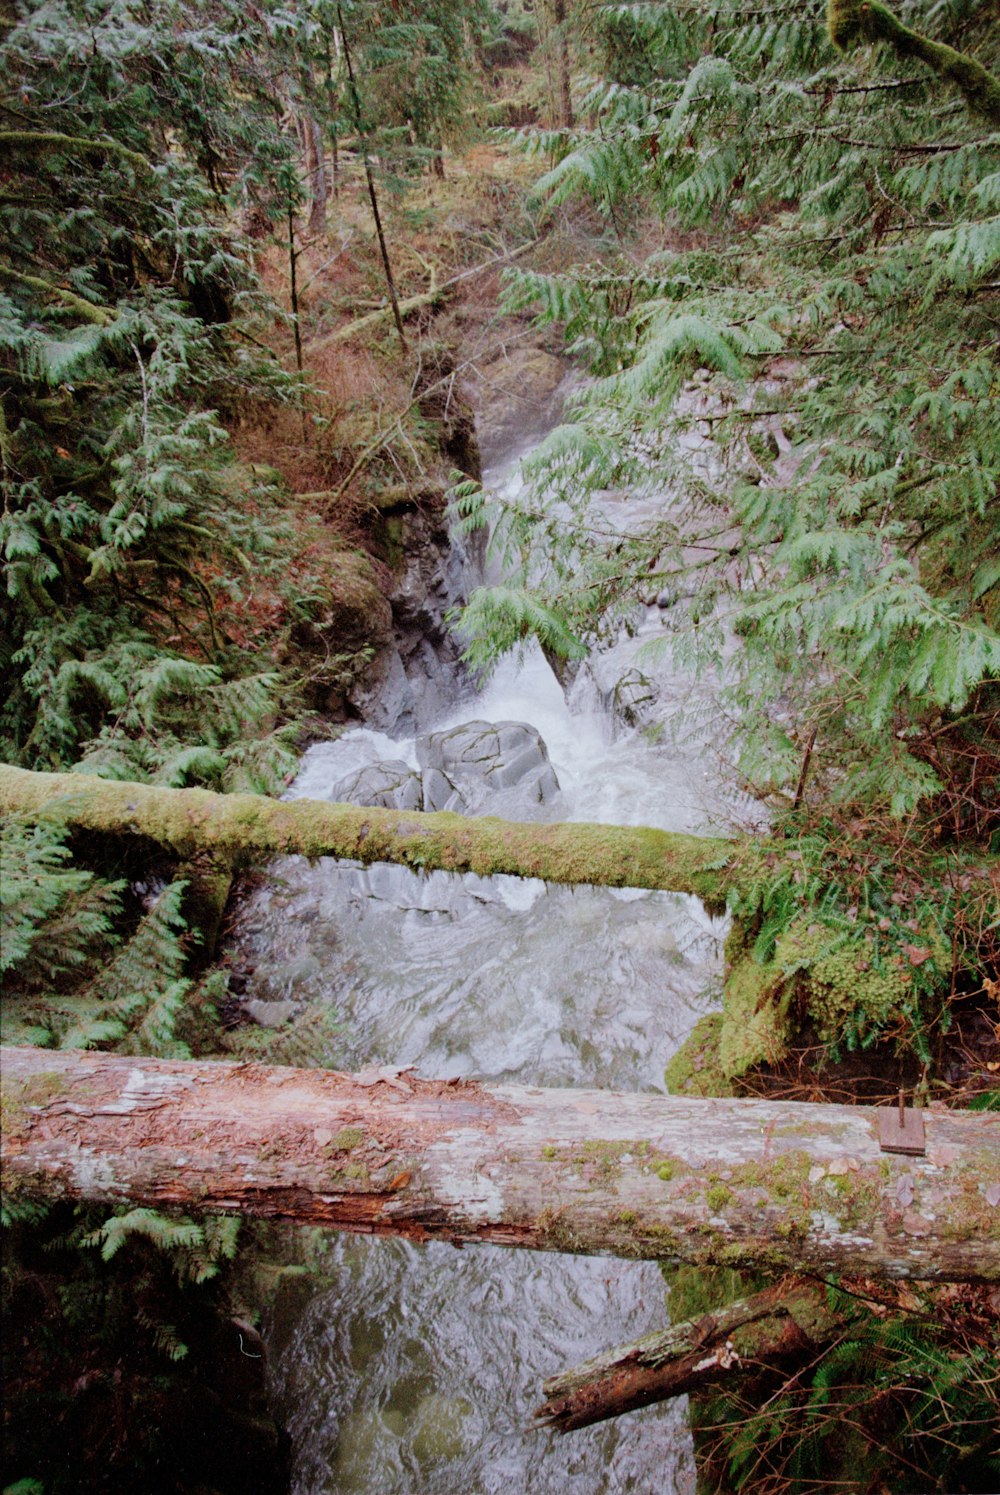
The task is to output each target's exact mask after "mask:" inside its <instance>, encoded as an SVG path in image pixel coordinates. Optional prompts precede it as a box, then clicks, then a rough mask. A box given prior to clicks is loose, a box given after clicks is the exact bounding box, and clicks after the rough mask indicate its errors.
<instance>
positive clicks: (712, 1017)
mask: <svg viewBox="0 0 1000 1495" xmlns="http://www.w3.org/2000/svg"><path fill="white" fill-rule="evenodd" d="M723 1022H724V1018H723V1014H722V1013H721V1012H710V1013H709V1014H708V1016H707V1017H703V1018H702V1019H701V1020H700V1021H699V1022H698V1023H696V1024H695V1026H694V1028H693V1029H692V1031H691V1033H690V1034H689V1035H688V1037H687V1038H686V1039H685V1041H684V1042H683V1043H682V1044H681V1046H680V1048H679V1049H678V1050H677V1052H676V1054H675V1055H674V1057H673V1058H672V1059H671V1061H670V1063H669V1064H668V1065H667V1067H666V1070H665V1071H664V1075H663V1082H664V1084H665V1085H666V1087H667V1093H668V1094H669V1095H700V1096H705V1097H708V1096H713V1095H724V1096H725V1095H735V1094H736V1091H735V1090H734V1088H733V1086H732V1085H731V1084H730V1082H729V1079H728V1078H727V1076H726V1074H725V1073H724V1071H723V1069H722V1064H721V1061H720V1059H719V1042H720V1039H721V1037H722V1027H723Z"/></svg>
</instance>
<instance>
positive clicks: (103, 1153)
mask: <svg viewBox="0 0 1000 1495" xmlns="http://www.w3.org/2000/svg"><path fill="white" fill-rule="evenodd" d="M0 1059H2V1097H3V1118H4V1126H3V1153H2V1159H3V1170H4V1186H5V1191H6V1193H7V1195H8V1198H10V1199H13V1200H16V1199H17V1198H18V1196H21V1197H25V1198H38V1199H59V1198H66V1197H69V1198H75V1199H89V1200H101V1201H103V1202H105V1203H108V1204H117V1203H121V1202H123V1201H125V1200H134V1201H136V1202H137V1203H141V1204H147V1205H154V1206H168V1205H175V1206H178V1207H180V1208H183V1209H198V1210H205V1211H209V1212H212V1211H220V1212H224V1213H234V1214H247V1215H258V1216H264V1217H268V1218H272V1219H281V1220H289V1221H297V1222H299V1223H302V1224H311V1225H320V1226H328V1227H332V1228H334V1229H342V1230H353V1231H360V1232H365V1233H376V1234H391V1235H405V1236H409V1237H411V1238H414V1239H427V1238H430V1237H432V1236H435V1237H440V1238H444V1239H447V1240H452V1241H454V1242H455V1243H456V1244H459V1245H460V1244H462V1243H464V1242H467V1241H490V1242H493V1243H495V1244H499V1245H508V1246H524V1247H529V1248H532V1249H535V1250H551V1251H570V1252H580V1253H584V1254H591V1255H610V1256H622V1257H632V1258H648V1259H661V1260H672V1261H686V1262H691V1263H695V1264H699V1265H712V1264H718V1265H725V1266H757V1267H765V1268H767V1269H769V1270H772V1271H777V1272H782V1271H799V1270H805V1271H810V1272H818V1273H826V1272H835V1273H850V1274H856V1275H866V1276H869V1277H883V1278H890V1277H906V1276H910V1277H916V1278H926V1279H938V1280H956V1281H961V1280H968V1281H995V1280H997V1279H998V1278H1000V1226H998V1220H1000V1215H998V1209H997V1206H996V1204H995V1203H994V1202H993V1201H994V1200H996V1199H998V1198H1000V1114H991V1113H989V1112H948V1111H945V1110H930V1111H927V1112H925V1113H924V1114H925V1116H926V1130H927V1148H926V1155H925V1156H924V1157H920V1158H905V1157H900V1156H889V1155H884V1154H881V1153H880V1151H879V1141H878V1128H877V1124H876V1114H875V1112H874V1111H873V1110H871V1109H869V1108H862V1107H853V1108H852V1107H849V1106H833V1105H822V1106H820V1105H797V1104H795V1103H790V1102H777V1101H749V1100H689V1099H680V1098H677V1097H667V1096H659V1095H619V1094H610V1093H605V1092H601V1091H587V1090H539V1089H524V1088H516V1087H514V1086H492V1085H491V1086H487V1085H479V1084H474V1083H471V1082H464V1081H454V1082H447V1081H435V1080H420V1079H416V1078H414V1077H412V1076H410V1075H409V1074H408V1073H407V1072H406V1071H399V1070H394V1069H382V1070H371V1071H368V1072H365V1073H362V1074H358V1075H341V1074H335V1073H333V1072H330V1071H326V1070H297V1069H286V1068H278V1067H276V1066H268V1065H258V1064H237V1065H233V1064H217V1063H202V1062H180V1061H164V1060H152V1059H140V1058H126V1057H120V1056H112V1055H107V1054H95V1053H79V1052H73V1051H65V1052H58V1051H57V1052H49V1051H46V1050H44V1049H30V1048H23V1049H21V1048H5V1049H3V1050H2V1051H0Z"/></svg>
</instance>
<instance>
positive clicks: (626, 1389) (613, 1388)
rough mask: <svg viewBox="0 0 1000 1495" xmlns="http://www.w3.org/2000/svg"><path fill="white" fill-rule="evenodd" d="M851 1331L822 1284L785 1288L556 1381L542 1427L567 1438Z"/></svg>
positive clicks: (652, 1337)
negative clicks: (577, 1431) (576, 1431)
mask: <svg viewBox="0 0 1000 1495" xmlns="http://www.w3.org/2000/svg"><path fill="white" fill-rule="evenodd" d="M843 1326H844V1320H843V1318H842V1317H841V1316H840V1314H838V1313H835V1312H834V1311H833V1310H832V1309H831V1308H829V1307H828V1306H827V1302H826V1289H825V1287H824V1285H823V1284H822V1283H804V1282H792V1283H786V1282H782V1283H779V1284H777V1285H776V1286H774V1287H768V1288H765V1289H764V1291H763V1292H760V1293H757V1294H756V1295H755V1296H754V1297H752V1298H744V1299H741V1300H740V1301H739V1302H736V1303H729V1304H727V1305H726V1307H725V1308H719V1309H717V1310H716V1311H715V1312H714V1313H709V1314H705V1316H704V1317H703V1318H700V1319H697V1320H695V1321H693V1322H687V1323H682V1324H672V1325H670V1327H669V1328H666V1329H661V1330H659V1331H658V1332H657V1333H656V1334H649V1335H647V1336H646V1337H645V1338H644V1339H640V1340H637V1341H636V1342H635V1343H634V1344H628V1345H623V1346H622V1347H621V1348H619V1349H616V1350H608V1351H607V1352H606V1353H605V1354H603V1355H597V1356H595V1357H594V1358H593V1359H592V1360H587V1361H586V1362H585V1363H584V1364H582V1365H576V1366H574V1367H573V1368H572V1369H571V1370H567V1371H563V1372H562V1373H561V1374H560V1375H558V1376H552V1377H551V1378H550V1379H549V1380H548V1381H546V1382H545V1385H544V1387H543V1390H544V1392H545V1397H546V1400H545V1402H544V1403H543V1405H542V1406H541V1407H539V1408H538V1410H537V1411H536V1413H535V1419H536V1421H537V1422H538V1423H539V1424H540V1425H542V1426H545V1427H551V1428H554V1429H555V1430H556V1431H557V1432H559V1433H569V1432H573V1431H575V1429H577V1428H585V1427H590V1426H591V1425H592V1424H593V1423H595V1422H605V1421H606V1420H607V1419H608V1418H609V1417H620V1416H621V1414H622V1413H623V1412H634V1411H636V1410H637V1408H639V1407H648V1406H650V1405H651V1404H652V1403H653V1402H663V1401H667V1400H668V1399H669V1398H671V1397H675V1396H686V1395H691V1394H694V1393H696V1392H700V1391H704V1390H706V1388H708V1387H710V1386H715V1385H718V1384H719V1383H721V1382H727V1381H732V1380H733V1379H734V1378H735V1377H737V1376H740V1375H742V1374H744V1373H745V1372H746V1371H747V1370H748V1369H753V1370H759V1369H760V1368H761V1366H762V1365H767V1366H771V1367H774V1366H779V1365H782V1364H784V1363H785V1362H787V1361H790V1360H797V1359H799V1358H800V1357H801V1356H802V1355H804V1354H812V1353H815V1351H816V1350H818V1349H819V1348H821V1346H822V1345H824V1344H827V1343H828V1342H829V1341H830V1340H831V1339H832V1338H833V1337H834V1336H835V1335H836V1334H838V1333H839V1332H840V1331H841V1330H842V1329H843Z"/></svg>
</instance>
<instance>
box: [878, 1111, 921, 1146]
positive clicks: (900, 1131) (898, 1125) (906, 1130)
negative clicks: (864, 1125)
mask: <svg viewBox="0 0 1000 1495" xmlns="http://www.w3.org/2000/svg"><path fill="white" fill-rule="evenodd" d="M878 1140H879V1146H880V1147H881V1149H882V1151H883V1152H905V1153H907V1154H908V1155H909V1156H910V1157H913V1158H919V1157H922V1156H923V1154H924V1153H925V1152H926V1151H927V1140H926V1137H925V1135H924V1117H923V1112H922V1111H914V1110H911V1109H910V1108H909V1107H907V1108H906V1109H905V1110H903V1111H902V1112H900V1110H899V1108H898V1107H897V1106H879V1108H878Z"/></svg>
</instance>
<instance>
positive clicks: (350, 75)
mask: <svg viewBox="0 0 1000 1495" xmlns="http://www.w3.org/2000/svg"><path fill="white" fill-rule="evenodd" d="M337 22H338V25H339V27H340V39H341V42H342V43H343V48H344V63H345V65H346V67H347V81H348V86H349V87H350V90H351V104H352V107H353V110H354V123H355V126H356V128H357V131H358V138H359V140H360V141H361V156H362V160H363V161H364V167H365V180H366V182H367V183H368V198H369V201H370V202H371V205H372V217H373V219H374V220H375V233H376V234H377V236H378V247H379V251H380V253H381V255H382V268H383V270H384V271H385V283H386V286H387V287H388V290H389V300H390V302H391V303H392V315H393V320H394V321H395V323H396V331H397V333H398V334H399V341H400V343H401V344H402V346H403V348H404V349H405V347H406V333H405V332H404V331H403V319H402V317H401V316H400V314H399V298H398V297H397V295H396V282H395V280H394V279H393V275H392V265H391V263H390V261H389V250H388V248H387V247H386V242H385V233H384V231H383V228H382V215H381V214H380V212H379V207H378V196H377V194H376V192H375V178H374V176H373V175H372V163H371V157H370V156H369V154H368V141H367V136H366V135H365V130H364V125H363V124H362V120H361V99H360V96H359V94H358V85H357V81H356V79H355V77H354V65H353V63H352V61H351V49H350V46H349V45H348V41H347V32H346V31H345V30H344V16H343V11H342V10H341V7H340V6H339V5H338V6H337Z"/></svg>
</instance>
